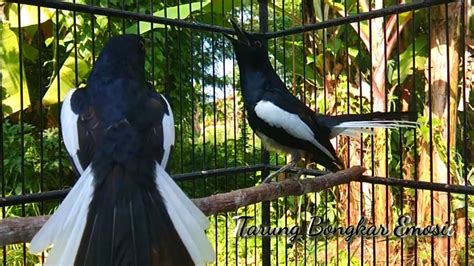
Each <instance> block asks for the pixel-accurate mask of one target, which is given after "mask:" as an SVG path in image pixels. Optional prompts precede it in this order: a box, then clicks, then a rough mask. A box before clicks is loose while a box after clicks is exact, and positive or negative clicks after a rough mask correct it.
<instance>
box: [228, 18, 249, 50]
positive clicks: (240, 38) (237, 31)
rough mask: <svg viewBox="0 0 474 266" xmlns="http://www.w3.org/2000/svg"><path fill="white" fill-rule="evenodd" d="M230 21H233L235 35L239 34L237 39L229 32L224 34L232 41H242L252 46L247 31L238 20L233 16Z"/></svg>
mask: <svg viewBox="0 0 474 266" xmlns="http://www.w3.org/2000/svg"><path fill="white" fill-rule="evenodd" d="M230 22H231V23H232V26H233V27H234V30H235V35H237V39H235V38H233V37H232V36H230V35H228V34H224V36H225V37H226V38H227V39H229V40H231V41H232V42H236V41H237V42H240V43H242V44H245V45H247V46H250V40H249V38H248V37H247V34H246V32H245V31H243V30H242V29H241V28H240V27H239V25H238V24H237V21H235V20H234V19H233V18H231V19H230Z"/></svg>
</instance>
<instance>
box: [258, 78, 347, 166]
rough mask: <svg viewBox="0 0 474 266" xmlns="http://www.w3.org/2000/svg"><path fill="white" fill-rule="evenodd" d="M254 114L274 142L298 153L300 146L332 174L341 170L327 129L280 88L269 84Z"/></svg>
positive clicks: (299, 102)
mask: <svg viewBox="0 0 474 266" xmlns="http://www.w3.org/2000/svg"><path fill="white" fill-rule="evenodd" d="M254 110H255V113H256V116H257V117H258V118H259V119H261V120H262V121H264V122H265V123H266V124H267V125H270V126H271V127H272V128H269V129H268V130H267V131H268V133H267V134H270V136H272V138H273V139H274V140H275V141H276V142H278V143H282V144H283V143H287V145H289V146H290V147H297V148H298V149H302V147H301V146H302V145H303V146H305V147H306V148H305V147H303V150H306V151H309V152H310V153H313V154H315V155H316V156H317V157H319V158H320V160H319V161H320V162H322V164H323V165H324V166H326V167H328V168H330V169H332V170H337V169H339V168H340V160H339V159H338V158H337V155H336V152H335V151H334V148H333V146H332V144H331V143H330V141H329V131H328V128H327V127H325V126H324V125H319V124H318V123H317V120H316V119H315V117H316V116H315V113H314V112H313V111H312V110H311V109H309V108H308V107H307V106H306V105H305V104H303V103H302V102H301V101H300V100H298V99H297V98H296V97H295V96H293V95H292V94H291V93H290V92H289V91H288V90H287V89H286V88H281V84H279V83H274V82H272V83H268V84H267V87H266V89H265V92H264V93H263V94H262V96H261V98H260V100H259V101H258V102H257V103H256V105H255V108H254ZM282 130H283V131H284V132H282ZM270 131H271V132H270ZM278 132H279V133H278ZM298 140H299V141H298ZM298 143H299V145H298V146H295V144H298Z"/></svg>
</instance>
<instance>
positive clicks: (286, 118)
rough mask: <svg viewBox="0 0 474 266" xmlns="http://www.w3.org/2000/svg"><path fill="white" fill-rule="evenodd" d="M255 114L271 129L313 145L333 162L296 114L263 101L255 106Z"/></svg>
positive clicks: (329, 153) (329, 154)
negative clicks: (281, 131)
mask: <svg viewBox="0 0 474 266" xmlns="http://www.w3.org/2000/svg"><path fill="white" fill-rule="evenodd" d="M255 113H256V114H257V116H258V117H259V118H260V119H262V120H263V121H265V123H267V124H269V125H271V126H273V127H279V128H282V129H283V130H285V131H286V132H287V133H288V134H290V135H292V136H293V137H295V138H299V139H301V140H305V141H309V142H311V143H313V144H314V145H315V146H316V147H318V148H319V149H320V150H321V151H323V152H324V153H325V154H326V155H327V156H329V157H330V158H332V159H333V160H335V158H334V156H333V155H332V154H331V152H329V151H328V150H327V149H326V148H325V147H324V146H323V145H321V144H320V143H319V142H318V141H317V140H316V139H315V138H314V133H313V131H312V130H311V128H310V127H309V126H308V125H306V123H305V122H303V121H302V120H301V119H300V117H299V116H298V115H297V114H292V113H289V112H287V111H285V110H283V109H281V108H280V107H278V106H276V105H275V104H273V103H272V102H268V101H263V100H262V101H259V102H258V103H257V104H256V105H255Z"/></svg>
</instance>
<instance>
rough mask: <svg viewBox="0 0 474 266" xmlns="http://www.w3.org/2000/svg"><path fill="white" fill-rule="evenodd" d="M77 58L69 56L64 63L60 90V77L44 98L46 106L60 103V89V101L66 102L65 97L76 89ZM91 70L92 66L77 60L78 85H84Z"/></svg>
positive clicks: (54, 81) (60, 72) (55, 78)
mask: <svg viewBox="0 0 474 266" xmlns="http://www.w3.org/2000/svg"><path fill="white" fill-rule="evenodd" d="M74 60H75V58H74V55H72V54H71V55H69V57H68V58H67V59H66V61H64V64H63V66H62V67H61V69H60V70H59V77H60V81H59V88H58V76H56V77H54V79H53V81H52V82H51V85H50V86H49V88H48V91H47V92H46V94H45V95H44V97H43V104H44V105H46V106H47V105H53V104H56V103H58V89H59V101H63V100H64V96H66V94H67V93H68V91H69V90H70V89H72V88H75V87H76V74H75V73H76V70H75V61H74ZM90 69H91V67H90V65H89V64H88V63H87V62H86V61H85V60H83V59H81V58H78V59H77V78H78V81H77V83H82V82H83V81H84V80H85V79H86V77H87V74H88V73H89V70H90Z"/></svg>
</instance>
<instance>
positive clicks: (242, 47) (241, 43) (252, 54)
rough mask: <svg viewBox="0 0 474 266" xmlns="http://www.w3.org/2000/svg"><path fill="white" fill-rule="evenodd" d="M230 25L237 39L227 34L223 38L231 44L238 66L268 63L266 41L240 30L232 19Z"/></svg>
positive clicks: (261, 37)
mask: <svg viewBox="0 0 474 266" xmlns="http://www.w3.org/2000/svg"><path fill="white" fill-rule="evenodd" d="M231 23H232V26H233V27H234V29H235V35H236V36H237V39H235V38H233V37H231V36H230V35H227V34H224V36H225V37H226V38H227V39H229V40H230V41H231V42H232V45H233V46H234V51H235V55H236V57H237V61H238V63H239V65H240V64H243V65H246V66H261V65H262V64H265V63H266V62H267V61H268V62H269V60H268V47H267V42H266V39H265V38H264V37H263V36H259V35H257V34H252V33H248V32H246V31H244V30H242V29H241V28H240V27H239V26H238V25H237V22H236V21H235V20H233V19H231Z"/></svg>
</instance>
